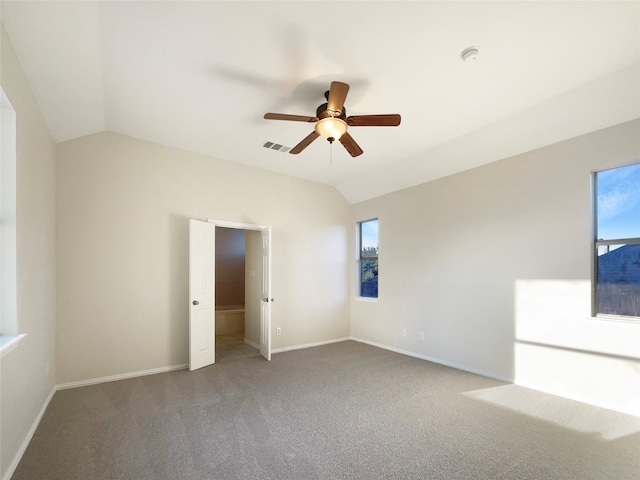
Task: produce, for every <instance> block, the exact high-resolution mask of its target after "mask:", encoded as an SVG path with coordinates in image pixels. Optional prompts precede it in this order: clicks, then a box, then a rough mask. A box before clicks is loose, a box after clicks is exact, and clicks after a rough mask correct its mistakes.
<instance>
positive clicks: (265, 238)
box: [189, 219, 273, 371]
mask: <svg viewBox="0 0 640 480" xmlns="http://www.w3.org/2000/svg"><path fill="white" fill-rule="evenodd" d="M216 227H226V228H230V229H237V230H244V231H246V232H247V233H245V270H248V274H246V275H245V302H244V303H245V305H244V306H245V309H244V310H245V312H244V313H245V317H249V318H250V321H249V322H248V323H246V326H247V327H248V330H249V335H248V337H249V339H251V338H255V337H256V335H255V333H254V329H256V326H255V321H251V320H253V319H254V318H256V317H257V318H259V323H258V327H257V329H256V330H257V331H258V334H257V337H258V338H259V349H260V355H262V356H263V357H264V358H265V359H267V360H271V303H272V302H273V298H271V227H270V226H269V225H254V224H248V223H238V222H228V221H222V220H212V219H208V220H207V221H206V222H203V221H200V220H195V219H190V220H189V296H190V309H189V370H190V371H193V370H197V369H199V368H203V367H206V366H208V365H212V364H214V363H215V362H216V341H215V340H216V329H215V325H216V319H215V310H216V308H215V307H216V301H215V291H216V284H215V264H216V259H215V245H216ZM248 232H251V233H248ZM253 232H256V234H255V235H254V234H253ZM245 273H246V272H245ZM249 279H251V282H249V281H248V280H249ZM253 279H255V282H254V281H253ZM249 284H250V285H249ZM236 298H241V297H236ZM256 311H258V312H259V314H257V315H255V312H256ZM246 330H247V329H245V333H246ZM246 337H247V336H245V338H246ZM251 341H253V340H251ZM243 343H244V339H243Z"/></svg>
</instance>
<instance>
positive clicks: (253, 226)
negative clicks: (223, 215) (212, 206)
mask: <svg viewBox="0 0 640 480" xmlns="http://www.w3.org/2000/svg"><path fill="white" fill-rule="evenodd" d="M207 222H209V223H215V224H216V227H223V228H237V229H238V230H257V231H262V230H264V229H265V228H267V225H258V224H257V223H242V222H232V221H229V220H217V219H215V218H207Z"/></svg>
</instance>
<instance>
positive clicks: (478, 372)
mask: <svg viewBox="0 0 640 480" xmlns="http://www.w3.org/2000/svg"><path fill="white" fill-rule="evenodd" d="M350 340H354V341H356V342H360V343H366V344H367V345H371V346H373V347H378V348H382V349H384V350H390V351H392V352H395V353H401V354H402V355H408V356H409V357H415V358H419V359H421V360H426V361H428V362H432V363H437V364H439V365H444V366H445V367H451V368H455V369H456V370H462V371H464V372H469V373H474V374H476V375H482V376H483V377H488V378H493V379H495V380H500V381H501V382H505V383H513V380H514V379H513V378H507V377H503V376H501V375H496V374H495V373H490V372H485V371H484V370H478V369H477V368H470V367H467V366H466V365H460V364H458V363H454V362H449V361H447V360H442V359H441V358H435V357H430V356H428V355H422V354H421V353H415V352H410V351H409V350H403V349H401V348H396V347H390V346H388V345H383V344H381V343H376V342H370V341H369V340H364V339H362V338H357V337H351V338H350Z"/></svg>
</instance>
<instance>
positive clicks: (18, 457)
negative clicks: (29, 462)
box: [2, 387, 56, 480]
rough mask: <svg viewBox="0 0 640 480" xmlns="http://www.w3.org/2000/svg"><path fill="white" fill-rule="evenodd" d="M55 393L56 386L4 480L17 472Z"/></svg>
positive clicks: (8, 479) (7, 479)
mask: <svg viewBox="0 0 640 480" xmlns="http://www.w3.org/2000/svg"><path fill="white" fill-rule="evenodd" d="M55 393H56V388H55V387H54V388H52V389H51V392H50V393H49V396H48V397H47V399H46V400H45V402H44V405H42V408H41V409H40V412H39V413H38V416H36V418H35V420H34V421H33V424H32V425H31V428H30V429H29V431H28V432H27V435H26V436H25V437H24V440H23V442H22V444H21V445H20V448H19V449H18V451H17V452H16V455H15V457H13V461H12V462H11V464H10V465H9V468H7V471H6V472H5V473H4V476H3V477H2V480H10V479H11V476H12V475H13V474H14V473H15V471H16V468H18V464H19V463H20V460H22V456H23V455H24V452H25V451H26V450H27V447H28V446H29V443H30V442H31V439H32V438H33V435H34V434H35V433H36V429H37V428H38V425H40V421H41V420H42V417H43V416H44V412H46V411H47V407H48V406H49V402H51V399H52V398H53V395H54V394H55Z"/></svg>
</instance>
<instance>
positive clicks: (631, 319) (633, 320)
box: [588, 315, 640, 325]
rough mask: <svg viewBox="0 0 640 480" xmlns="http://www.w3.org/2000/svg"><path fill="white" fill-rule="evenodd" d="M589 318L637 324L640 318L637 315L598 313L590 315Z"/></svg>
mask: <svg viewBox="0 0 640 480" xmlns="http://www.w3.org/2000/svg"><path fill="white" fill-rule="evenodd" d="M588 319H589V320H597V321H600V322H614V323H630V324H635V325H638V324H640V318H638V317H623V316H622V315H620V316H617V315H598V316H591V317H589V318H588Z"/></svg>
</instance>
